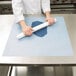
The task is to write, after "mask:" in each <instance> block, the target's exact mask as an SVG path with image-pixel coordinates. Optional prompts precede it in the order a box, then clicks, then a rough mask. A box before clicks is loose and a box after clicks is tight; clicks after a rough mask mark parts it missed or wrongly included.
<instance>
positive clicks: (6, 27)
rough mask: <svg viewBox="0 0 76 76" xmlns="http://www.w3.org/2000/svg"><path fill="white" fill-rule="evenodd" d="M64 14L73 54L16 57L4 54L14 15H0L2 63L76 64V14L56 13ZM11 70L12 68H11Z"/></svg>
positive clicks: (10, 64)
mask: <svg viewBox="0 0 76 76" xmlns="http://www.w3.org/2000/svg"><path fill="white" fill-rule="evenodd" d="M52 16H53V17H54V16H63V17H64V19H65V22H66V25H67V28H68V32H69V36H70V39H71V44H72V47H73V53H74V55H73V56H49V57H16V56H2V54H3V50H4V49H5V46H6V43H7V40H8V37H9V34H10V31H11V28H12V25H13V22H14V16H13V15H0V65H8V66H29V65H34V66H45V65H46V66H58V65H59V66H60V65H63V66H76V14H54V15H52ZM10 70H11V68H10Z"/></svg>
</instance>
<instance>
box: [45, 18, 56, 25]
mask: <svg viewBox="0 0 76 76" xmlns="http://www.w3.org/2000/svg"><path fill="white" fill-rule="evenodd" d="M46 21H47V22H48V23H49V25H52V24H54V23H55V18H52V17H49V18H46Z"/></svg>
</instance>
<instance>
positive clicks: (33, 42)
mask: <svg viewBox="0 0 76 76" xmlns="http://www.w3.org/2000/svg"><path fill="white" fill-rule="evenodd" d="M55 18H56V20H57V22H56V23H55V24H53V25H52V26H49V27H47V29H46V30H44V32H47V33H46V35H44V36H43V37H39V36H37V35H34V34H33V35H32V36H30V37H24V38H22V39H20V40H18V39H17V38H16V35H18V34H19V33H21V32H22V31H21V28H20V26H19V25H18V24H14V25H13V27H12V31H11V33H10V36H9V39H8V41H7V44H6V47H5V50H4V53H3V55H4V56H21V57H30V56H33V57H36V56H42V57H43V56H45V57H47V56H73V50H72V46H71V43H70V39H69V36H68V32H67V28H66V24H65V21H64V17H62V16H60V17H55ZM25 21H26V23H27V24H28V25H32V22H34V21H41V22H45V18H44V17H26V18H25Z"/></svg>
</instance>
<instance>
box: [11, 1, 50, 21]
mask: <svg viewBox="0 0 76 76" xmlns="http://www.w3.org/2000/svg"><path fill="white" fill-rule="evenodd" d="M12 8H13V13H14V15H15V17H16V22H19V21H20V20H24V16H23V15H24V14H41V13H42V11H43V12H44V13H45V12H46V11H51V10H50V0H12ZM41 10H42V11H41Z"/></svg>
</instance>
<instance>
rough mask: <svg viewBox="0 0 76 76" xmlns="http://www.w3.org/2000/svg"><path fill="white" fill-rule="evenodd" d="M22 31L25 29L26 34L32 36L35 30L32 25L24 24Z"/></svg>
mask: <svg viewBox="0 0 76 76" xmlns="http://www.w3.org/2000/svg"><path fill="white" fill-rule="evenodd" d="M22 31H23V33H24V34H25V35H26V36H31V35H32V33H33V32H32V31H33V29H32V27H30V26H23V27H22Z"/></svg>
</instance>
